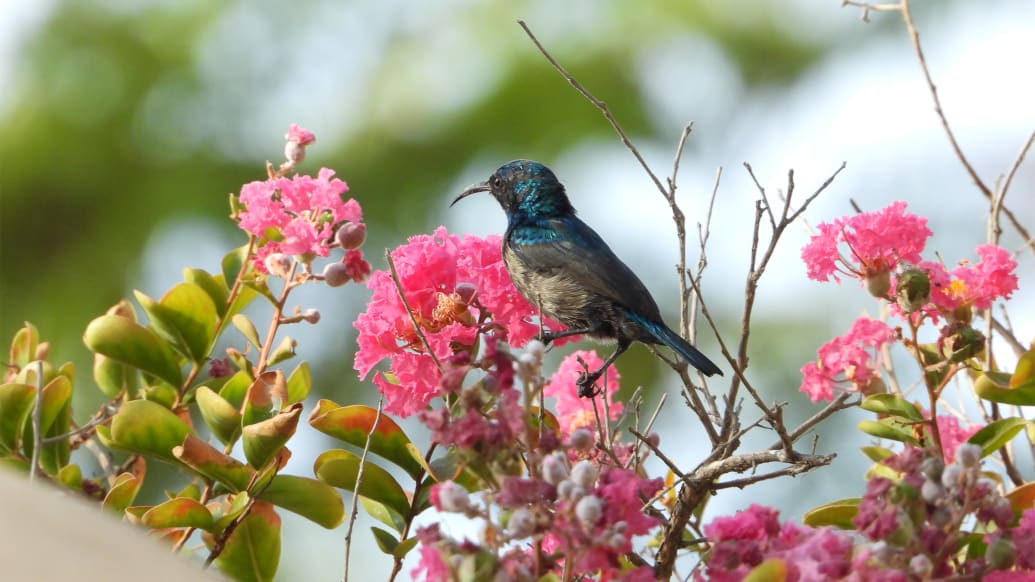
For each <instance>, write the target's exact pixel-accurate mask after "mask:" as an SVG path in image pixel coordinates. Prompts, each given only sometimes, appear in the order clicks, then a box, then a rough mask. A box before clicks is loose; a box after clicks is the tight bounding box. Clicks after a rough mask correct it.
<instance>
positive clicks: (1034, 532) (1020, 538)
mask: <svg viewBox="0 0 1035 582" xmlns="http://www.w3.org/2000/svg"><path fill="white" fill-rule="evenodd" d="M1012 532H1013V543H1014V546H1015V547H1017V548H1029V550H1030V549H1031V548H1035V509H1026V510H1025V511H1024V513H1022V514H1021V520H1020V522H1019V523H1018V524H1017V527H1015V528H1013V530H1012ZM1017 565H1018V566H1020V567H1021V568H1028V569H1029V570H1035V552H1032V551H1027V552H1018V553H1017Z"/></svg>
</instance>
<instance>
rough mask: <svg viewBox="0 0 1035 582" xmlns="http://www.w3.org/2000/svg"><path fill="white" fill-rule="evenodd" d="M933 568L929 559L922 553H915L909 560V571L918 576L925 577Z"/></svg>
mask: <svg viewBox="0 0 1035 582" xmlns="http://www.w3.org/2000/svg"><path fill="white" fill-rule="evenodd" d="M933 569H934V565H933V564H931V559H930V558H928V557H927V556H925V555H924V554H917V555H915V556H913V559H911V560H909V571H910V572H911V573H912V574H913V575H914V576H917V577H918V578H923V579H926V578H927V575H928V574H930V573H931V570H933Z"/></svg>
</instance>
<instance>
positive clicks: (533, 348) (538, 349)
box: [525, 339, 546, 360]
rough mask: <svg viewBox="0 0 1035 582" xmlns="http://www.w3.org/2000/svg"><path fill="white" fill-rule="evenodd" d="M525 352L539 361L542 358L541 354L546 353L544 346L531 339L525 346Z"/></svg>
mask: <svg viewBox="0 0 1035 582" xmlns="http://www.w3.org/2000/svg"><path fill="white" fill-rule="evenodd" d="M525 351H526V352H528V353H530V354H532V355H533V356H535V357H536V358H539V359H540V360H541V359H542V358H543V354H545V353H546V344H544V343H543V342H541V341H539V340H537V339H533V340H530V341H529V342H528V343H527V344H525Z"/></svg>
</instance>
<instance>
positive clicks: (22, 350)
mask: <svg viewBox="0 0 1035 582" xmlns="http://www.w3.org/2000/svg"><path fill="white" fill-rule="evenodd" d="M39 345H40V334H39V331H37V330H36V326H35V325H32V324H31V323H29V322H28V321H26V322H25V326H24V327H22V328H21V329H19V330H18V331H16V332H15V333H14V338H12V339H11V351H10V356H9V358H8V360H7V363H8V365H14V366H15V367H16V368H24V367H25V366H26V365H28V364H29V362H31V361H33V360H35V359H36V350H37V348H39Z"/></svg>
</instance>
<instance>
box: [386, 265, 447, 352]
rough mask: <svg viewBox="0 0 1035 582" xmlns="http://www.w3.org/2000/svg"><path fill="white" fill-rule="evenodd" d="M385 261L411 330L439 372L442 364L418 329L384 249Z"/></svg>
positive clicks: (418, 326) (422, 332)
mask: <svg viewBox="0 0 1035 582" xmlns="http://www.w3.org/2000/svg"><path fill="white" fill-rule="evenodd" d="M385 260H386V261H388V270H389V271H390V272H391V274H392V282H393V283H395V290H396V292H397V293H399V300H400V301H402V304H403V307H404V308H406V314H407V315H409V316H410V323H412V324H413V330H414V331H415V332H416V333H417V337H419V338H420V341H421V343H422V344H424V349H426V350H427V351H428V355H430V356H431V360H432V361H433V362H435V366H436V367H437V368H438V370H439V372H441V371H443V368H442V362H440V361H438V356H436V355H435V350H433V349H431V344H430V343H428V338H427V337H425V336H424V330H422V329H421V328H420V324H418V323H417V316H415V315H414V314H413V309H412V308H411V307H410V302H409V301H407V300H406V293H405V292H404V291H403V287H402V281H400V280H399V271H397V270H395V261H394V260H392V251H390V250H389V249H385Z"/></svg>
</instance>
